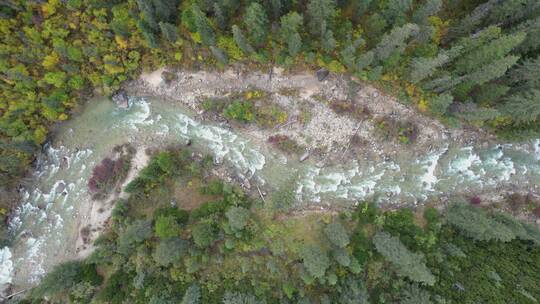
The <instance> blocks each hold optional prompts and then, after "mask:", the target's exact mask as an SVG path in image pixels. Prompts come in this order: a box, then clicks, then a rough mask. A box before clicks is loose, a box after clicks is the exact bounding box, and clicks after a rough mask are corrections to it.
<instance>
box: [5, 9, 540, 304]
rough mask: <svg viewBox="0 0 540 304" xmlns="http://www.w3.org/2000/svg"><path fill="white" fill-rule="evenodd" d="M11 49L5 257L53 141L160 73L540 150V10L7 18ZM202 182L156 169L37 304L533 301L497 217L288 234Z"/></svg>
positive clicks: (55, 276) (118, 12)
mask: <svg viewBox="0 0 540 304" xmlns="http://www.w3.org/2000/svg"><path fill="white" fill-rule="evenodd" d="M0 35H1V40H0V219H1V220H2V224H1V225H2V227H1V228H2V229H1V233H0V245H3V243H4V242H5V241H6V240H7V238H8V236H7V232H6V231H7V229H6V227H4V226H5V225H4V223H5V222H6V221H7V217H8V214H9V211H10V209H11V208H13V207H14V205H15V204H16V202H17V199H16V196H17V195H16V193H15V192H16V189H17V187H18V186H19V185H20V184H21V181H22V180H24V178H25V177H27V176H28V172H29V169H30V168H31V166H32V164H33V163H34V161H35V157H36V154H37V153H39V151H40V149H41V148H42V146H43V145H44V144H45V143H46V142H47V140H48V139H49V138H50V136H51V134H50V132H51V130H52V128H53V126H54V125H55V124H56V123H58V122H61V121H65V120H68V119H70V117H71V116H72V115H75V113H76V112H77V110H78V109H79V108H80V107H81V106H82V105H83V104H84V103H85V102H86V100H88V99H89V98H90V97H91V96H94V95H105V96H108V95H111V94H113V93H114V92H116V91H117V90H119V89H121V88H122V84H123V83H125V82H126V81H129V80H133V79H136V78H137V77H138V76H139V75H140V74H141V73H142V72H144V71H151V70H155V69H157V68H159V67H163V66H167V67H177V68H182V69H195V70H196V69H217V70H225V69H227V68H229V67H233V66H235V65H243V66H248V67H249V68H251V69H254V70H255V69H258V70H267V69H271V68H272V67H273V66H281V67H284V68H285V69H286V70H289V71H294V70H308V71H315V70H317V69H320V68H326V69H328V70H329V71H330V72H332V73H347V74H350V75H352V76H354V77H356V78H357V79H359V80H361V81H363V82H366V83H370V84H372V85H373V86H375V87H377V88H378V89H380V90H381V91H383V92H385V93H388V94H390V95H392V96H396V97H397V98H398V99H399V101H400V102H402V103H405V104H407V105H409V106H411V107H414V108H415V109H416V110H418V111H419V112H421V113H423V115H429V116H433V117H436V118H438V119H440V121H441V122H443V123H444V124H446V125H449V126H455V127H457V126H469V127H472V128H484V129H486V130H488V131H489V132H492V133H494V134H496V135H497V136H499V137H501V138H505V139H507V140H511V141H517V140H523V139H529V138H535V137H536V138H537V137H539V136H540V1H538V0H487V1H485V0H184V1H181V0H127V1H121V0H109V1H106V0H85V1H83V0H48V1H40V0H3V1H0ZM225 114H227V113H225ZM230 115H231V116H232V115H233V114H230ZM276 140H277V139H276ZM172 166H175V167H174V168H175V169H172V168H173V167H172ZM208 166H210V164H208V163H207V162H205V161H204V160H193V159H190V158H189V157H188V155H187V154H185V153H183V151H165V152H162V153H159V154H157V155H155V156H154V158H153V160H152V161H151V163H150V165H149V166H148V167H147V168H146V169H145V170H143V172H142V173H141V175H140V177H139V178H137V179H136V180H135V181H134V182H132V183H130V185H129V186H128V188H127V189H126V190H127V191H129V192H130V193H131V195H130V197H129V199H127V200H125V201H119V202H117V203H116V207H115V212H114V215H113V218H112V226H111V229H110V231H109V232H108V233H107V234H105V235H103V236H102V237H101V238H100V239H99V241H98V242H97V243H96V246H97V249H96V251H95V252H94V254H93V255H92V256H91V257H90V258H88V259H87V260H84V261H74V262H68V263H66V264H63V265H61V266H59V267H58V268H56V269H55V270H54V271H53V272H51V273H50V274H49V275H48V276H46V277H45V279H44V280H43V283H42V284H41V285H40V286H39V287H37V288H35V289H34V290H32V292H31V293H29V295H28V297H27V299H26V300H25V301H26V302H27V303H40V302H42V301H43V300H42V299H43V298H47V299H49V300H48V301H49V302H53V303H66V302H72V303H90V302H92V301H98V303H99V301H101V302H105V303H122V302H123V301H127V303H395V302H397V303H478V302H479V299H482V302H485V303H536V302H537V301H540V289H539V287H538V282H540V277H539V276H540V269H538V268H539V267H540V266H539V265H540V249H539V248H540V247H538V244H539V243H540V234H539V233H538V231H537V230H536V229H535V228H534V227H533V226H530V225H527V224H523V223H521V222H518V221H516V220H514V219H513V218H512V217H510V216H508V215H506V214H504V213H500V212H497V211H494V210H484V209H482V208H480V207H478V206H476V205H475V204H471V202H455V204H452V205H451V206H450V207H449V208H448V209H447V210H446V211H444V212H441V211H440V210H437V209H434V208H425V209H423V211H422V212H421V213H418V212H419V211H418V210H410V209H400V210H398V211H389V210H381V209H378V208H377V207H376V206H374V204H370V202H359V204H358V207H357V209H356V210H349V211H343V212H340V213H339V214H328V215H314V216H313V218H311V217H310V218H309V219H306V218H302V217H294V216H290V217H289V216H283V217H280V214H287V212H288V211H287V210H281V209H279V208H278V207H276V208H277V209H276V208H274V209H272V208H268V207H266V206H261V204H262V203H261V202H260V201H258V200H255V199H253V198H251V197H249V196H248V195H246V194H245V193H243V191H242V190H240V189H237V188H236V187H235V186H232V185H228V184H226V183H224V182H222V181H220V180H219V179H218V178H216V177H214V178H210V179H209V178H208V177H207V174H203V172H205V170H208ZM178 168H182V170H178ZM173 180H174V181H176V182H178V180H181V181H183V182H184V183H186V184H189V183H190V181H192V180H197V183H196V184H198V185H199V187H198V188H197V190H196V191H199V192H200V193H201V194H200V195H201V196H202V197H204V198H206V200H205V202H204V203H203V204H202V205H200V206H199V207H197V208H194V209H192V210H183V209H181V208H176V207H174V206H169V205H168V204H167V203H166V202H167V201H168V199H169V197H167V196H168V195H170V192H171V191H170V190H171V189H170V187H172V186H171V185H172V182H173ZM190 185H191V184H190ZM194 191H195V190H194ZM290 196H291V195H290V194H289V195H287V194H284V196H282V197H281V199H283V197H285V198H287V197H290ZM159 198H161V200H159ZM276 210H277V211H276ZM278 223H279V224H278ZM21 303H24V301H23V302H21Z"/></svg>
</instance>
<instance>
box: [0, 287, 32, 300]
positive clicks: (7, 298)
mask: <svg viewBox="0 0 540 304" xmlns="http://www.w3.org/2000/svg"><path fill="white" fill-rule="evenodd" d="M28 290H29V288H26V289H23V290H19V291H17V292H15V293H12V294H10V295H8V296H6V297H1V296H0V300H2V299H5V300H9V299H11V298H13V297H14V296H16V295H20V294H21V293H24V292H26V291H28Z"/></svg>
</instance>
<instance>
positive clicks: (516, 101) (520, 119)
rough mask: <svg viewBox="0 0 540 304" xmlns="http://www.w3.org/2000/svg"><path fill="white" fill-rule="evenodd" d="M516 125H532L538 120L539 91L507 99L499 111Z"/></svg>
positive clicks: (535, 90)
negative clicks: (510, 118)
mask: <svg viewBox="0 0 540 304" xmlns="http://www.w3.org/2000/svg"><path fill="white" fill-rule="evenodd" d="M501 110H502V111H503V112H504V113H506V114H508V115H509V116H510V117H512V119H513V120H514V121H515V122H517V123H520V124H522V123H534V122H536V121H538V119H539V118H540V90H538V89H532V90H529V91H526V92H523V93H517V94H515V95H512V96H510V97H508V99H507V100H506V103H505V104H504V105H503V106H502V109H501Z"/></svg>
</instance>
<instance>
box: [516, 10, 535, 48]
mask: <svg viewBox="0 0 540 304" xmlns="http://www.w3.org/2000/svg"><path fill="white" fill-rule="evenodd" d="M512 31H513V32H525V33H527V36H526V37H525V40H524V41H523V42H522V43H521V44H520V45H519V46H518V47H517V50H518V51H519V52H520V53H521V54H532V53H534V52H535V51H538V50H539V49H540V16H539V17H537V18H536V19H531V20H527V21H524V22H522V23H521V24H519V25H517V26H516V27H515V28H513V29H512Z"/></svg>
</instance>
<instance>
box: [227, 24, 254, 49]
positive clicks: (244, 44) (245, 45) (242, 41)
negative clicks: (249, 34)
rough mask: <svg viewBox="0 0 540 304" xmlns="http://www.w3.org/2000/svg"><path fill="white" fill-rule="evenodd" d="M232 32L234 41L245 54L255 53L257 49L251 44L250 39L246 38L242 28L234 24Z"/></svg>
mask: <svg viewBox="0 0 540 304" xmlns="http://www.w3.org/2000/svg"><path fill="white" fill-rule="evenodd" d="M232 33H233V38H234V42H236V45H238V47H239V48H240V49H241V50H242V51H243V52H244V54H246V55H249V54H252V53H255V50H254V49H253V47H252V46H251V44H249V41H248V40H247V39H246V37H245V36H244V34H243V33H242V30H241V29H240V28H239V27H238V26H237V25H233V26H232Z"/></svg>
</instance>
